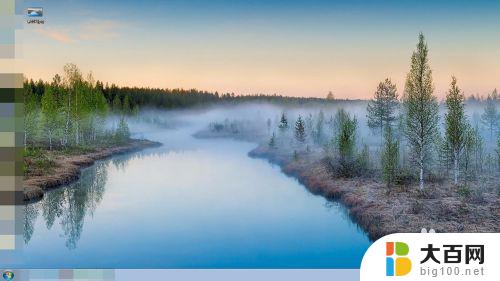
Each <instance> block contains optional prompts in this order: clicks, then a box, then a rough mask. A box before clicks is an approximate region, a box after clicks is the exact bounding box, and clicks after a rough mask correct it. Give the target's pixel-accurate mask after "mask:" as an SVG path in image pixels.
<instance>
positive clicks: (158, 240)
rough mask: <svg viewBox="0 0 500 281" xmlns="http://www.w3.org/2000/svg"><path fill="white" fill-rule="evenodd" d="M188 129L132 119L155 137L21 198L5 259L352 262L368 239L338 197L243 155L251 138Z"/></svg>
mask: <svg viewBox="0 0 500 281" xmlns="http://www.w3.org/2000/svg"><path fill="white" fill-rule="evenodd" d="M196 129H197V128H196V127H192V126H191V127H190V126H183V127H181V128H177V129H168V130H150V131H144V132H142V133H141V135H140V136H141V137H145V138H148V139H151V140H157V141H160V142H162V143H163V144H164V145H163V146H161V147H158V148H149V149H146V150H143V151H140V152H135V153H130V154H125V155H118V156H115V157H112V158H109V159H106V160H102V161H98V162H96V164H95V165H93V166H91V167H89V168H86V169H84V170H83V171H82V176H81V178H80V180H78V181H77V182H75V183H73V184H70V185H69V186H66V187H62V188H59V189H55V190H53V191H50V192H47V193H46V196H45V198H44V199H43V200H41V201H40V202H37V203H34V204H30V205H28V206H27V209H26V218H25V231H24V245H23V247H22V248H23V249H22V251H21V254H20V256H18V257H17V258H15V259H14V260H13V261H12V264H10V265H9V266H12V267H17V268H41V267H45V268H359V265H360V263H361V259H362V256H363V253H364V252H365V250H366V249H367V247H368V246H369V245H370V243H371V242H370V241H369V239H368V238H367V236H366V234H365V233H364V232H363V231H362V230H360V229H359V228H358V226H357V225H356V224H355V223H353V222H352V221H351V220H350V218H349V216H348V215H347V212H346V209H345V208H344V207H343V206H341V205H340V204H337V203H335V202H329V201H327V200H325V199H324V198H323V197H320V196H315V195H312V194H311V193H309V192H308V191H307V189H306V188H305V187H304V186H303V185H301V184H300V183H299V182H298V181H297V180H296V179H294V178H291V177H288V176H286V175H285V174H283V173H282V172H281V171H280V168H279V167H278V166H276V165H273V164H270V163H269V162H268V161H266V160H264V159H253V158H250V157H249V156H248V155H247V154H248V152H249V151H250V150H252V149H253V148H255V147H256V144H255V143H249V142H243V141H236V140H230V139H197V138H194V137H192V134H193V133H194V132H195V131H196ZM165 132H167V133H165ZM20 261H21V262H20Z"/></svg>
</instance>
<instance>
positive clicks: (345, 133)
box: [335, 109, 358, 163]
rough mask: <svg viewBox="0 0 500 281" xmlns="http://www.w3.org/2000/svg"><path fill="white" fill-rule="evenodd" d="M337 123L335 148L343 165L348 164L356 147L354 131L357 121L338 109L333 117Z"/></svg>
mask: <svg viewBox="0 0 500 281" xmlns="http://www.w3.org/2000/svg"><path fill="white" fill-rule="evenodd" d="M335 123H337V124H338V125H337V130H338V132H337V134H336V140H335V143H336V146H337V151H338V153H339V156H340V160H341V162H343V163H346V162H350V161H351V160H352V158H353V155H354V152H355V145H356V129H357V126H358V125H357V124H358V121H357V120H356V117H352V118H351V116H350V115H349V113H347V112H346V111H345V110H344V109H339V110H338V111H337V115H336V116H335Z"/></svg>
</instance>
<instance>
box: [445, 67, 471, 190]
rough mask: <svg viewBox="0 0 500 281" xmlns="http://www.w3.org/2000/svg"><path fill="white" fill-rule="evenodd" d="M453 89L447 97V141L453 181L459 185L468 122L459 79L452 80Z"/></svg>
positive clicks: (451, 88) (453, 78)
mask: <svg viewBox="0 0 500 281" xmlns="http://www.w3.org/2000/svg"><path fill="white" fill-rule="evenodd" d="M451 79H452V80H451V87H450V90H449V91H448V94H447V95H446V107H447V109H448V112H447V113H446V115H445V117H444V118H445V141H446V143H447V144H448V145H447V147H448V148H449V149H450V150H451V151H450V153H451V156H452V159H453V181H454V183H455V184H457V183H458V174H459V160H460V155H461V153H462V150H463V148H464V145H465V137H466V130H467V120H466V117H465V113H464V95H463V93H462V91H461V90H460V89H459V88H458V86H457V79H456V78H455V77H452V78H451Z"/></svg>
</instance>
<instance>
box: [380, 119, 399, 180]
mask: <svg viewBox="0 0 500 281" xmlns="http://www.w3.org/2000/svg"><path fill="white" fill-rule="evenodd" d="M384 139H385V142H384V149H383V150H382V157H381V160H382V171H383V176H384V181H385V183H386V184H387V187H389V188H390V187H392V185H393V184H394V181H395V179H396V174H397V170H398V162H399V143H398V141H397V139H395V138H394V136H393V133H392V127H391V126H387V127H385V134H384Z"/></svg>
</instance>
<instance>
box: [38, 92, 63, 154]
mask: <svg viewBox="0 0 500 281" xmlns="http://www.w3.org/2000/svg"><path fill="white" fill-rule="evenodd" d="M41 110H42V114H43V115H42V124H43V128H44V130H45V133H46V134H47V138H48V139H49V149H50V150H52V140H53V139H54V137H55V133H56V130H57V128H58V127H59V122H58V121H59V112H58V111H57V102H56V99H55V96H54V91H53V90H52V87H46V88H45V93H44V94H43V96H42V108H41Z"/></svg>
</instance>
